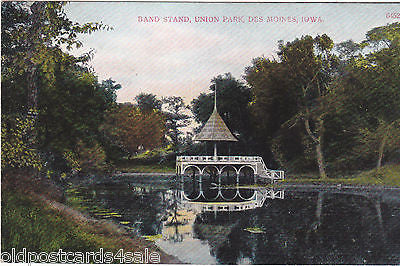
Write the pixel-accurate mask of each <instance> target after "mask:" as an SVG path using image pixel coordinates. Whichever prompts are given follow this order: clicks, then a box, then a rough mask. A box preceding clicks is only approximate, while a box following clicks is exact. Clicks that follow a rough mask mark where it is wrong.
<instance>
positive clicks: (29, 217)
mask: <svg viewBox="0 0 400 266" xmlns="http://www.w3.org/2000/svg"><path fill="white" fill-rule="evenodd" d="M1 205H2V209H1V215H2V219H1V247H2V251H6V252H11V250H12V248H15V250H16V251H17V252H18V251H21V250H22V249H23V248H26V250H27V251H34V252H57V251H58V250H59V249H62V250H63V251H74V252H98V251H99V250H100V248H102V249H103V250H104V252H107V251H109V252H113V254H114V255H115V254H117V252H118V250H120V249H123V252H124V253H126V252H144V250H145V249H146V248H147V249H148V250H149V253H150V252H153V251H155V252H158V253H159V254H160V257H161V263H179V261H177V260H176V259H175V258H173V257H172V256H169V255H167V254H165V253H163V252H161V251H160V250H159V249H158V248H157V247H156V246H155V245H154V244H153V243H151V242H149V241H146V240H144V239H142V238H139V237H137V238H135V237H132V236H131V235H129V234H128V233H127V232H126V231H125V230H124V229H123V228H121V227H118V226H117V225H116V224H113V223H111V222H108V221H103V220H95V219H92V218H91V217H87V216H85V215H83V214H82V213H80V212H79V211H77V210H74V209H72V208H70V207H68V206H65V205H64V204H62V203H60V202H57V201H54V200H52V199H48V198H46V196H44V195H43V194H36V193H29V192H27V191H21V190H16V189H8V188H7V189H4V188H3V189H2V202H1ZM132 254H133V253H132ZM92 262H93V261H92ZM119 262H120V261H118V260H115V261H114V263H119Z"/></svg>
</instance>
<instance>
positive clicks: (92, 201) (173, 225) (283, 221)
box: [68, 183, 400, 264]
mask: <svg viewBox="0 0 400 266" xmlns="http://www.w3.org/2000/svg"><path fill="white" fill-rule="evenodd" d="M399 193H400V191H399V190H397V191H395V192H393V191H392V192H382V193H381V194H379V195H373V196H371V195H365V194H362V193H361V194H360V193H356V192H355V193H351V191H350V192H348V191H347V193H341V192H340V191H339V192H338V191H336V192H322V190H321V191H319V190H318V189H317V190H315V189H314V190H313V191H308V192H300V191H298V190H296V189H291V190H290V191H288V190H287V191H285V198H284V199H274V200H272V199H267V200H266V201H265V202H264V205H263V206H262V207H260V208H256V209H253V210H246V211H240V212H230V213H228V212H224V213H221V212H218V213H214V212H208V213H202V212H199V211H196V208H192V207H191V205H190V204H182V203H181V202H180V201H179V200H178V199H179V190H177V189H173V188H171V187H169V186H168V185H165V184H164V185H163V184H141V183H122V184H104V185H94V186H90V187H72V188H71V189H70V190H69V192H68V198H69V201H70V202H74V201H76V202H78V203H79V204H80V205H84V209H85V210H86V211H87V212H89V213H90V214H91V215H93V216H95V217H97V218H104V219H111V220H114V221H115V222H117V223H120V224H121V225H122V226H124V227H125V228H126V229H128V230H129V231H131V232H132V234H136V235H140V236H142V237H146V238H147V239H148V240H150V241H155V243H156V245H158V246H159V247H160V248H161V249H162V250H164V251H165V252H167V253H169V254H171V255H174V256H176V257H178V258H179V259H180V260H181V261H182V262H186V263H196V264H400V201H399V198H400V195H399Z"/></svg>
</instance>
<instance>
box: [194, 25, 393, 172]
mask: <svg viewBox="0 0 400 266" xmlns="http://www.w3.org/2000/svg"><path fill="white" fill-rule="evenodd" d="M399 42H400V23H393V24H390V25H387V26H382V27H377V28H374V29H372V30H370V31H368V32H367V34H366V38H365V40H364V41H362V42H361V43H355V42H353V41H351V40H350V41H346V42H343V43H340V44H336V45H335V44H334V43H333V41H332V40H331V39H330V37H329V36H327V35H325V34H323V35H319V36H316V37H311V36H308V35H307V36H303V37H301V38H298V39H295V40H293V41H291V42H286V43H284V42H283V41H279V42H278V52H277V56H276V57H275V58H274V59H270V58H264V57H260V58H255V59H253V61H252V65H251V66H248V67H247V68H246V69H245V73H244V75H243V78H244V80H245V81H246V83H247V84H243V83H242V82H240V81H238V80H236V79H235V78H233V77H232V76H231V75H230V74H226V75H225V76H219V77H217V78H215V79H214V80H212V84H213V85H212V86H211V87H210V90H211V91H213V90H214V84H215V82H218V83H219V86H218V92H217V95H218V96H220V97H218V105H219V106H221V107H220V108H219V111H220V114H221V116H222V117H223V118H224V120H225V121H226V123H227V124H228V126H229V127H230V128H231V130H232V131H233V132H234V133H236V134H238V135H239V136H241V138H239V139H240V143H239V146H240V145H242V146H243V147H241V148H240V150H245V149H247V150H246V152H247V154H249V153H255V154H260V155H262V156H263V157H264V159H265V160H266V161H267V162H269V165H270V166H272V167H282V168H284V169H285V170H288V171H289V172H296V173H299V172H313V171H315V170H318V172H319V174H320V176H321V177H323V178H325V177H326V176H327V173H330V172H331V173H332V172H337V171H343V172H348V171H353V170H359V169H368V168H372V167H374V166H375V167H377V168H379V167H380V166H381V165H382V163H383V161H386V162H398V161H399V149H400V124H399V122H400V85H399V84H400V75H399V71H400V63H399V62H400V61H399V60H400V50H399V49H400V46H399V45H400V43H399ZM212 95H213V92H210V93H208V94H201V95H200V96H199V97H198V98H196V99H194V100H193V102H192V111H193V113H194V115H195V118H196V121H197V122H200V123H201V124H204V123H205V121H206V120H207V118H208V116H209V114H210V113H211V111H212V108H213V107H212V102H213V100H212Z"/></svg>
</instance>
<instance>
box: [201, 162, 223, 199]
mask: <svg viewBox="0 0 400 266" xmlns="http://www.w3.org/2000/svg"><path fill="white" fill-rule="evenodd" d="M202 177H203V182H202V185H203V192H204V198H205V199H206V200H212V199H214V198H215V197H216V196H217V195H218V187H219V171H218V168H217V167H216V166H213V165H209V166H206V167H205V168H204V170H203V175H202Z"/></svg>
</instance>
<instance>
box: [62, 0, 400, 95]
mask: <svg viewBox="0 0 400 266" xmlns="http://www.w3.org/2000/svg"><path fill="white" fill-rule="evenodd" d="M66 11H67V15H68V17H70V18H71V19H72V20H74V21H78V22H80V23H84V22H100V21H102V22H103V23H105V24H107V25H109V26H112V27H113V28H114V30H112V31H101V32H96V33H93V34H91V35H87V36H83V37H82V38H81V40H82V41H83V44H84V47H83V48H81V49H79V50H78V51H76V52H74V53H77V54H79V53H83V52H85V51H88V50H89V49H94V50H95V56H94V59H93V60H92V62H91V65H92V66H93V68H94V70H95V72H96V73H97V74H98V76H99V80H104V79H107V78H110V77H111V78H112V79H113V80H115V81H116V82H117V83H120V84H121V85H122V89H120V90H119V91H118V98H117V101H118V102H128V101H131V102H132V101H133V98H134V97H135V96H136V95H137V94H139V93H140V92H147V93H154V94H156V95H158V96H159V97H161V96H171V95H175V96H181V97H183V98H184V100H185V101H186V103H189V102H190V101H191V100H192V99H193V98H195V97H197V96H198V95H199V94H200V93H201V92H207V91H208V88H209V86H210V81H211V79H212V78H213V77H215V76H217V75H219V74H224V73H227V72H231V73H232V75H233V76H234V77H235V78H237V79H241V77H242V75H243V74H244V69H245V67H246V66H250V65H251V60H252V59H253V58H255V57H260V56H265V57H271V56H273V55H275V52H276V50H277V42H278V40H284V41H285V42H286V41H292V40H294V39H295V38H296V37H301V36H302V35H307V34H308V35H311V36H316V35H317V34H323V33H326V34H328V36H330V37H331V38H332V39H333V40H334V42H335V43H338V42H342V41H345V40H348V39H352V40H354V41H356V42H358V41H361V40H363V39H364V37H365V33H366V32H367V31H368V30H370V29H372V28H373V27H377V26H383V25H386V24H388V23H393V22H396V21H400V19H398V18H397V19H396V18H387V14H388V13H391V12H399V11H400V5H399V4H398V3H396V4H360V3H347V4H345V3H336V4H334V3H311V4H302V3H251V4H250V3H245V4H244V3H165V2H164V3H162V2H157V3H156V2H72V3H69V4H67V6H66ZM149 16H152V17H153V18H154V16H158V17H159V18H160V21H159V22H148V23H145V22H139V17H142V18H144V17H146V18H148V17H149ZM178 16H181V17H182V16H186V17H188V18H189V19H190V21H191V23H186V22H163V19H164V18H166V17H178ZM197 16H203V17H204V16H209V17H218V18H219V22H217V23H198V22H197V23H196V22H195V18H196V17H197ZM234 16H236V17H241V19H243V21H244V23H242V22H238V23H237V22H234V21H233V17H234ZM249 16H251V17H254V16H258V17H262V18H263V22H259V23H250V22H249ZM275 16H278V17H285V18H286V22H269V21H268V19H270V20H271V17H275ZM309 16H314V17H316V18H318V19H319V18H320V20H319V21H318V22H316V23H310V22H308V23H307V22H301V20H302V18H303V17H309ZM224 17H225V19H226V20H230V21H226V22H224V21H223V20H224ZM288 17H290V18H288ZM289 20H290V22H289ZM295 20H296V21H297V22H293V21H295Z"/></svg>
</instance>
